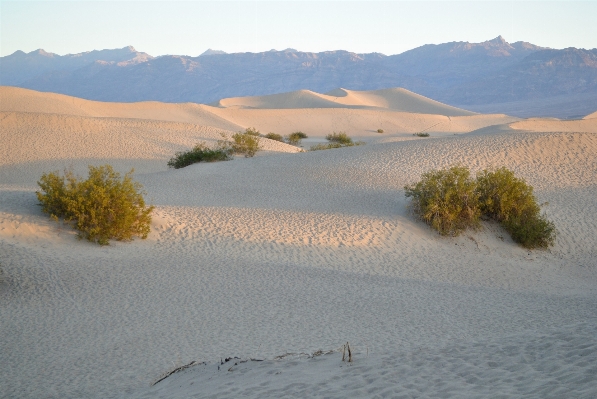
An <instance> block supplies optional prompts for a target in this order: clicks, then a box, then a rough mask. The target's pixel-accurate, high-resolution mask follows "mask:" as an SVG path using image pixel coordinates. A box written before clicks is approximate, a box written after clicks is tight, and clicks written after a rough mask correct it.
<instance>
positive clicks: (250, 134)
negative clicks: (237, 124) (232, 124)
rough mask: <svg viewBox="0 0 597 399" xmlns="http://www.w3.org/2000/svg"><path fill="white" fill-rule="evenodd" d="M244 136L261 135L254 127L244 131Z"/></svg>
mask: <svg viewBox="0 0 597 399" xmlns="http://www.w3.org/2000/svg"><path fill="white" fill-rule="evenodd" d="M244 134H248V135H249V136H257V137H259V136H261V133H259V130H257V129H255V128H254V127H248V128H246V129H245V131H244Z"/></svg>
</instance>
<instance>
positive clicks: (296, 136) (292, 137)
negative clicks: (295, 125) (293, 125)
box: [286, 132, 308, 147]
mask: <svg viewBox="0 0 597 399" xmlns="http://www.w3.org/2000/svg"><path fill="white" fill-rule="evenodd" d="M306 138H308V136H307V135H306V134H305V133H303V132H294V133H290V134H289V135H288V136H286V142H287V143H288V144H290V145H295V146H297V147H298V146H299V145H301V140H303V139H306Z"/></svg>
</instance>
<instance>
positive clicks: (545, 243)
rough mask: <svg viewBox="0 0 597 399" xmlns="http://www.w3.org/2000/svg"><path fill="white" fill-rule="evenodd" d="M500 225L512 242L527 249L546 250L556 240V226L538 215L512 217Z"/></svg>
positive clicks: (526, 214)
mask: <svg viewBox="0 0 597 399" xmlns="http://www.w3.org/2000/svg"><path fill="white" fill-rule="evenodd" d="M502 225H503V226H504V228H505V229H506V231H507V232H508V233H510V236H511V237H512V239H513V240H514V242H517V243H519V244H520V245H522V246H523V247H525V248H528V249H533V248H547V247H550V246H552V245H553V244H554V243H555V240H556V226H555V225H554V223H553V222H551V221H549V220H547V218H546V217H545V215H540V214H539V213H537V214H532V213H523V214H522V215H519V216H513V217H511V218H510V219H508V220H507V221H505V222H503V223H502Z"/></svg>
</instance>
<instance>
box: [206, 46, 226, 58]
mask: <svg viewBox="0 0 597 399" xmlns="http://www.w3.org/2000/svg"><path fill="white" fill-rule="evenodd" d="M220 54H228V53H227V52H225V51H222V50H213V49H210V48H208V49H207V50H205V51H204V52H203V53H201V54H199V57H203V56H204V55H220Z"/></svg>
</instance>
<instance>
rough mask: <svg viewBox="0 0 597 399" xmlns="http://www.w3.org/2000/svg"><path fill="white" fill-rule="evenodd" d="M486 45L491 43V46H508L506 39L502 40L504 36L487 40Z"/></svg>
mask: <svg viewBox="0 0 597 399" xmlns="http://www.w3.org/2000/svg"><path fill="white" fill-rule="evenodd" d="M487 42H488V43H492V44H509V43H508V42H507V41H506V39H504V36H502V35H499V36H498V37H496V38H495V39H492V40H488V41H487Z"/></svg>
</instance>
